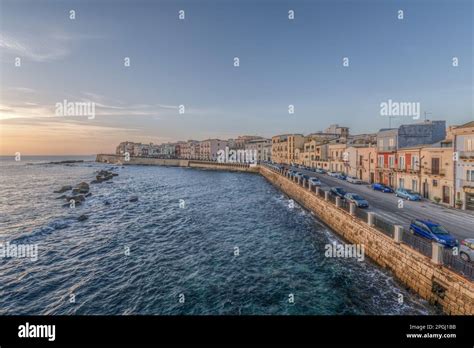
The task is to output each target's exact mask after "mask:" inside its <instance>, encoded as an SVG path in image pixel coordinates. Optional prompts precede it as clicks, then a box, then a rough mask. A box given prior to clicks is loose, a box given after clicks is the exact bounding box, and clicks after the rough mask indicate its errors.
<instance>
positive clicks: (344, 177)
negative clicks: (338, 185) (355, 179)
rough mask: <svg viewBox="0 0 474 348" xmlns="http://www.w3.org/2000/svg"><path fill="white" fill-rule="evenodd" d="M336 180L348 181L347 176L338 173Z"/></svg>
mask: <svg viewBox="0 0 474 348" xmlns="http://www.w3.org/2000/svg"><path fill="white" fill-rule="evenodd" d="M336 178H338V179H339V180H346V178H347V176H346V174H344V173H338V174H337V175H336Z"/></svg>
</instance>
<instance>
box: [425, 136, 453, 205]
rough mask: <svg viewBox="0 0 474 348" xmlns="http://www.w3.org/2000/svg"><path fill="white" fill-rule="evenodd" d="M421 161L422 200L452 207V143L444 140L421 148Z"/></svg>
mask: <svg viewBox="0 0 474 348" xmlns="http://www.w3.org/2000/svg"><path fill="white" fill-rule="evenodd" d="M420 161H421V194H422V196H423V197H424V198H426V199H429V200H431V201H435V202H438V203H441V204H444V205H446V206H451V207H454V205H455V194H454V163H453V142H452V140H450V139H446V140H444V141H441V142H439V143H437V144H433V145H432V146H429V147H423V148H422V149H421V153H420Z"/></svg>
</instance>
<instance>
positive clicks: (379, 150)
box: [377, 146, 397, 152]
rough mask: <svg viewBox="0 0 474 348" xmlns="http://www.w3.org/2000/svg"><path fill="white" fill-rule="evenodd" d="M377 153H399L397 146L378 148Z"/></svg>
mask: <svg viewBox="0 0 474 348" xmlns="http://www.w3.org/2000/svg"><path fill="white" fill-rule="evenodd" d="M377 151H378V152H393V151H397V147H396V146H378V147H377Z"/></svg>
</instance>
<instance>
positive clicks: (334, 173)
mask: <svg viewBox="0 0 474 348" xmlns="http://www.w3.org/2000/svg"><path fill="white" fill-rule="evenodd" d="M326 174H327V175H329V176H332V177H336V176H338V175H339V173H338V172H327V173H326Z"/></svg>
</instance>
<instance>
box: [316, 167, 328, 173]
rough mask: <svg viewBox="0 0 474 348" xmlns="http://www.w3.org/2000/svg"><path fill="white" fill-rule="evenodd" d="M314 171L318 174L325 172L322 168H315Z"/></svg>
mask: <svg viewBox="0 0 474 348" xmlns="http://www.w3.org/2000/svg"><path fill="white" fill-rule="evenodd" d="M315 172H316V173H318V174H326V171H325V170H324V169H322V168H316V170H315Z"/></svg>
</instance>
